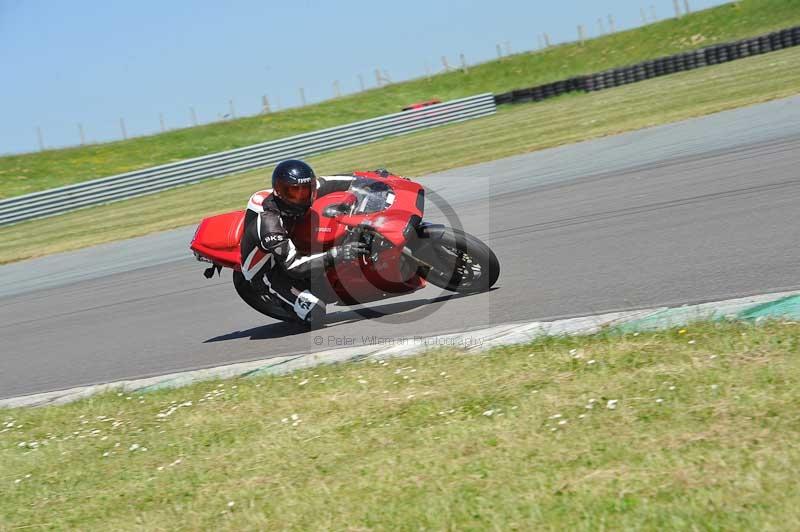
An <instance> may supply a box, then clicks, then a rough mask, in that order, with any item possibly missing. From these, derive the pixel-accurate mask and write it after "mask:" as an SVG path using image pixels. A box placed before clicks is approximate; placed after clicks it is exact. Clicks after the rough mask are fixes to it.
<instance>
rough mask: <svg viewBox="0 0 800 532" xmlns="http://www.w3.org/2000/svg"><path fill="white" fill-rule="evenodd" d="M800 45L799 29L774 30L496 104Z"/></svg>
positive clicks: (506, 96)
mask: <svg viewBox="0 0 800 532" xmlns="http://www.w3.org/2000/svg"><path fill="white" fill-rule="evenodd" d="M793 46H800V26H798V27H795V28H788V29H785V30H781V31H775V32H772V33H769V34H767V35H760V36H758V37H752V38H750V39H742V40H740V41H735V42H729V43H724V44H717V45H714V46H709V47H707V48H701V49H699V50H693V51H691V52H685V53H681V54H675V55H670V56H667V57H659V58H658V59H654V60H652V61H645V62H643V63H638V64H636V65H630V66H626V67H622V68H615V69H611V70H606V71H604V72H598V73H596V74H590V75H588V76H578V77H574V78H569V79H565V80H561V81H556V82H553V83H547V84H545V85H539V86H537V87H530V88H527V89H517V90H514V91H511V92H506V93H503V94H497V95H495V97H494V99H495V103H497V104H498V105H500V104H505V103H522V102H539V101H542V100H546V99H548V98H553V97H555V96H561V95H562V94H566V93H569V92H579V91H580V92H594V91H601V90H605V89H611V88H613V87H620V86H622V85H627V84H629V83H638V82H639V81H644V80H647V79H652V78H657V77H660V76H667V75H669V74H674V73H676V72H684V71H686V70H694V69H696V68H703V67H705V66H708V65H718V64H720V63H727V62H729V61H735V60H737V59H743V58H745V57H750V56H753V55H760V54H766V53H769V52H773V51H777V50H783V49H784V48H791V47H793Z"/></svg>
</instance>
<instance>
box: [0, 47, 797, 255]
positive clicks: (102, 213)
mask: <svg viewBox="0 0 800 532" xmlns="http://www.w3.org/2000/svg"><path fill="white" fill-rule="evenodd" d="M799 91H800V48H794V49H789V50H783V51H781V52H775V53H773V54H769V55H765V56H758V57H752V58H748V59H744V60H741V61H738V62H736V63H728V64H725V65H718V66H715V67H710V68H707V69H703V70H696V71H693V72H685V73H682V74H676V75H674V76H669V77H664V78H660V79H655V80H651V81H647V82H643V83H638V84H635V85H629V86H626V87H622V88H618V89H613V90H609V91H604V92H599V93H595V94H586V95H569V96H565V97H562V98H559V99H556V100H551V101H547V102H542V103H539V104H522V105H518V106H511V107H506V108H502V109H501V110H500V112H499V113H498V114H497V115H495V116H492V117H488V118H482V119H478V120H473V121H470V122H465V123H462V124H455V125H451V126H445V127H440V128H436V129H431V130H427V131H423V132H420V133H416V134H413V135H407V136H403V137H396V138H392V139H387V140H384V141H381V142H376V143H373V144H369V145H365V146H360V147H356V148H350V149H347V150H341V151H336V152H331V153H328V154H325V155H322V156H319V157H314V158H311V159H309V161H310V162H311V163H312V164H313V165H314V167H315V168H316V169H317V170H318V171H319V172H320V173H323V174H324V173H328V172H339V171H350V170H352V169H359V168H360V169H364V168H376V167H379V166H385V167H387V168H390V169H393V170H394V171H396V172H400V173H403V174H405V175H409V176H413V175H420V174H424V173H428V172H433V171H439V170H445V169H448V168H453V167H458V166H463V165H467V164H472V163H478V162H482V161H487V160H492V159H497V158H500V157H506V156H510V155H514V154H519V153H525V152H531V151H535V150H540V149H543V148H548V147H552V146H557V145H562V144H568V143H572V142H577V141H580V140H586V139H591V138H596V137H601V136H605V135H611V134H615V133H620V132H623V131H629V130H635V129H640V128H644V127H648V126H654V125H658V124H663V123H668V122H674V121H677V120H681V119H685V118H689V117H693V116H699V115H705V114H710V113H715V112H718V111H722V110H725V109H732V108H736V107H741V106H744V105H749V104H753V103H758V102H763V101H767V100H771V99H775V98H780V97H785V96H789V95H792V94H796V93H798V92H799ZM269 172H270V169H264V170H258V171H253V172H248V173H244V174H238V175H234V176H230V177H227V178H222V179H217V180H213V181H208V182H205V183H201V184H198V185H194V186H189V187H182V188H178V189H173V190H171V191H167V192H163V193H160V194H156V195H152V196H147V197H143V198H138V199H133V200H128V201H124V202H119V203H115V204H113V205H106V206H100V207H93V208H89V209H85V210H82V211H77V212H73V213H68V214H65V215H61V216H58V217H53V218H49V219H44V220H33V221H30V222H25V223H21V224H18V225H14V226H9V227H2V228H0V263H7V262H12V261H17V260H21V259H25V258H31V257H36V256H42V255H48V254H51V253H56V252H60V251H67V250H72V249H77V248H80V247H85V246H89V245H93V244H98V243H102V242H109V241H113V240H119V239H123V238H130V237H134V236H139V235H144V234H147V233H151V232H154V231H160V230H165V229H171V228H175V227H181V226H184V225H188V224H192V223H196V222H198V221H199V219H200V218H201V217H203V216H204V215H208V214H212V213H219V212H224V211H229V210H233V209H239V208H243V207H244V206H245V204H246V203H247V198H249V196H250V194H251V193H252V192H253V191H254V190H258V189H259V188H262V187H263V186H264V185H265V183H266V176H268V175H269ZM54 227H57V228H58V229H57V230H54V229H53V228H54Z"/></svg>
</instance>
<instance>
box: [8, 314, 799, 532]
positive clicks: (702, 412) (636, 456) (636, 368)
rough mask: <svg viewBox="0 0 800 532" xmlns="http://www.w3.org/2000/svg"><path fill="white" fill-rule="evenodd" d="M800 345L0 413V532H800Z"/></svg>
mask: <svg viewBox="0 0 800 532" xmlns="http://www.w3.org/2000/svg"><path fill="white" fill-rule="evenodd" d="M798 354H800V325H798V324H797V323H794V324H791V323H778V322H772V323H767V324H766V325H763V326H759V327H755V326H752V325H748V324H732V323H714V324H693V325H691V326H690V327H687V328H686V329H682V330H680V331H679V330H670V331H665V332H658V333H642V334H638V335H634V334H628V335H615V334H609V333H605V334H600V335H596V336H592V337H585V338H563V337H562V338H550V339H543V340H540V341H537V342H535V343H533V344H530V345H527V346H517V347H508V348H502V349H496V350H494V351H491V352H489V353H487V354H482V355H462V354H460V353H457V352H438V353H432V354H428V355H425V356H419V357H415V358H411V359H401V360H390V361H388V362H381V363H358V364H346V365H340V366H329V367H320V368H315V369H312V370H308V371H305V372H301V373H298V374H294V375H290V376H283V377H258V378H249V379H237V380H232V381H225V382H211V383H200V384H196V385H193V386H190V387H187V388H182V389H178V390H171V391H161V392H155V393H152V394H146V395H142V396H133V397H126V396H117V395H115V394H110V395H106V396H98V397H95V398H91V399H88V400H84V401H81V402H78V403H74V404H71V405H66V406H60V407H47V408H40V409H26V410H8V411H3V412H1V413H0V420H2V425H0V427H2V428H0V492H2V493H3V496H2V497H0V528H4V529H14V528H16V527H31V528H33V527H44V528H52V529H64V528H80V529H83V530H88V529H104V530H108V529H112V530H128V529H142V528H145V529H193V530H198V529H199V530H212V529H213V530H218V529H228V530H243V529H250V530H253V529H259V530H276V529H295V530H313V529H330V530H345V529H347V530H372V529H374V530H419V529H435V530H445V529H457V530H463V529H474V530H487V529H495V530H533V529H536V530H545V529H547V530H567V529H568V530H597V529H599V528H611V529H622V528H636V529H641V528H644V529H656V530H666V529H681V530H685V529H690V528H692V529H711V530H720V529H737V530H742V529H747V530H765V529H776V530H777V529H783V530H793V529H797V527H798V525H800V505H798V502H800V488H798V484H797V481H796V471H797V470H798V468H799V467H800V444H798V441H800V418H798V414H797V408H798V404H800V357H798Z"/></svg>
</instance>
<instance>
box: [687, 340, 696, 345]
mask: <svg viewBox="0 0 800 532" xmlns="http://www.w3.org/2000/svg"><path fill="white" fill-rule="evenodd" d="M687 343H688V344H689V345H694V344H696V343H697V341H695V340H689V341H688V342H687Z"/></svg>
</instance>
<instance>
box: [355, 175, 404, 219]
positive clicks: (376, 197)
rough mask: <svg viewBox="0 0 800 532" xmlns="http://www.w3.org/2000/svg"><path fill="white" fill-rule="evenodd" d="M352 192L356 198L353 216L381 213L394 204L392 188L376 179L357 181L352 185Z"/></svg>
mask: <svg viewBox="0 0 800 532" xmlns="http://www.w3.org/2000/svg"><path fill="white" fill-rule="evenodd" d="M350 192H351V193H352V194H353V195H354V196H355V197H356V201H355V203H354V204H353V212H352V214H370V213H373V212H380V211H383V210H386V209H387V208H388V207H389V206H390V205H391V204H392V203H393V202H394V192H393V191H392V187H390V186H389V185H387V184H386V183H384V182H382V181H375V180H374V179H368V178H358V179H356V180H355V181H353V183H352V184H351V185H350Z"/></svg>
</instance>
